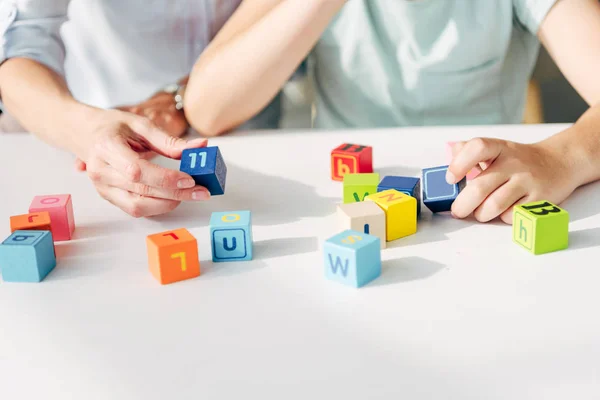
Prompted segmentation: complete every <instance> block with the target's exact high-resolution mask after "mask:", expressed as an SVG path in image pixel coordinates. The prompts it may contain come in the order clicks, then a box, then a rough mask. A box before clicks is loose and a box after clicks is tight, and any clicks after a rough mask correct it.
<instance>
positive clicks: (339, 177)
mask: <svg viewBox="0 0 600 400" xmlns="http://www.w3.org/2000/svg"><path fill="white" fill-rule="evenodd" d="M371 172H373V148H372V147H371V146H363V145H360V144H352V143H344V144H342V145H340V146H338V147H336V148H335V149H333V150H332V151H331V179H333V180H334V181H343V180H344V175H346V174H364V173H371Z"/></svg>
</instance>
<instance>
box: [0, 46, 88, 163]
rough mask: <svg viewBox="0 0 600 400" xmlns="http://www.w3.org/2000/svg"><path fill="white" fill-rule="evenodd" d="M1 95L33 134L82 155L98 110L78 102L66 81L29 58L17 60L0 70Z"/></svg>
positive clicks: (8, 62)
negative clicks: (80, 145)
mask: <svg viewBox="0 0 600 400" xmlns="http://www.w3.org/2000/svg"><path fill="white" fill-rule="evenodd" d="M0 93H1V95H2V101H3V102H4V104H5V106H6V108H7V110H8V111H9V112H10V113H11V114H12V115H14V116H15V117H16V118H17V119H18V120H19V122H20V123H21V124H22V125H23V126H24V127H25V128H26V129H27V130H28V131H30V132H32V133H33V134H35V135H36V136H38V137H40V138H41V139H42V140H44V141H45V142H47V143H50V144H51V145H53V146H56V147H60V148H63V149H67V150H69V151H72V152H74V153H76V154H78V155H80V153H81V152H82V151H83V149H79V148H78V143H79V141H78V140H74V139H75V138H76V137H77V135H81V134H83V132H84V130H85V127H86V124H87V123H89V122H90V118H92V117H93V116H95V114H96V109H94V108H92V107H88V106H86V105H83V104H81V103H78V102H77V101H76V100H75V99H74V98H73V97H72V96H71V94H70V92H69V89H68V88H67V85H66V83H65V81H64V79H63V78H62V77H61V76H59V75H58V74H56V73H55V72H54V71H52V70H50V69H49V68H47V67H45V66H43V65H41V64H39V63H37V62H35V61H32V60H29V59H25V58H14V59H10V60H8V61H6V62H5V63H4V64H2V66H1V67H0Z"/></svg>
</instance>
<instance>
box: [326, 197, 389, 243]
mask: <svg viewBox="0 0 600 400" xmlns="http://www.w3.org/2000/svg"><path fill="white" fill-rule="evenodd" d="M337 214H338V219H339V221H340V226H341V229H342V230H347V229H351V230H354V231H357V232H362V233H366V234H368V235H372V236H376V237H378V238H379V241H380V243H381V248H382V249H385V245H386V231H385V212H384V211H383V210H382V209H381V208H380V207H379V206H378V205H377V204H375V203H373V202H372V201H361V202H359V203H350V204H339V205H338V207H337Z"/></svg>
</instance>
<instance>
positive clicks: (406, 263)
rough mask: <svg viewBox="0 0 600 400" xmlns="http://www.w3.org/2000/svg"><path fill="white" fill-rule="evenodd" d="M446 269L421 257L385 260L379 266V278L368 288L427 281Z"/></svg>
mask: <svg viewBox="0 0 600 400" xmlns="http://www.w3.org/2000/svg"><path fill="white" fill-rule="evenodd" d="M444 268H446V266H445V265H443V264H441V263H438V262H436V261H431V260H427V259H425V258H422V257H404V258H396V259H393V260H386V261H384V262H383V263H382V265H381V277H380V278H379V279H376V280H375V281H373V283H372V284H370V286H384V285H393V284H396V283H401V282H409V281H416V280H420V279H427V278H429V277H430V276H433V275H435V274H437V273H438V272H440V271H441V270H443V269H444Z"/></svg>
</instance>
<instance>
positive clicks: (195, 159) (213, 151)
mask: <svg viewBox="0 0 600 400" xmlns="http://www.w3.org/2000/svg"><path fill="white" fill-rule="evenodd" d="M179 170H180V171H182V172H185V173H186V174H188V175H190V176H191V177H192V178H194V181H195V182H196V184H198V185H200V186H204V187H205V188H207V189H208V191H209V192H210V194H211V195H213V196H218V195H222V194H224V193H225V181H226V178H227V166H226V165H225V161H224V160H223V157H222V156H221V151H220V150H219V148H218V147H217V146H213V147H202V148H199V149H187V150H184V151H183V153H182V155H181V164H180V166H179Z"/></svg>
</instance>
